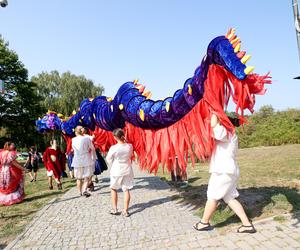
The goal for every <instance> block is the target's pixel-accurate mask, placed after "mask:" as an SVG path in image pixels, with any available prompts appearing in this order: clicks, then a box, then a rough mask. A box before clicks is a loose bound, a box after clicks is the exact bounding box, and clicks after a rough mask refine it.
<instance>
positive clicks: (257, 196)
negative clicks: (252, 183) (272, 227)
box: [215, 186, 300, 227]
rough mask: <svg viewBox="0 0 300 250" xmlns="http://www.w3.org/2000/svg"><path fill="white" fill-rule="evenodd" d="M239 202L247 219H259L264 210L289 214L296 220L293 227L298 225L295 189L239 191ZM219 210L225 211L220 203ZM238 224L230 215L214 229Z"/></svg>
mask: <svg viewBox="0 0 300 250" xmlns="http://www.w3.org/2000/svg"><path fill="white" fill-rule="evenodd" d="M239 193H240V198H239V201H240V202H241V203H242V205H243V207H244V208H245V211H246V213H247V215H248V216H249V218H252V219H253V218H257V217H260V216H261V215H262V214H263V212H264V210H265V209H268V210H273V209H274V210H278V211H279V212H281V213H282V212H283V211H285V212H289V213H290V214H291V215H292V218H293V219H296V223H294V224H293V225H294V226H297V225H299V224H300V213H299V212H300V192H299V190H298V189H296V188H289V187H278V186H270V187H250V188H245V189H240V190H239ZM218 209H219V210H224V209H227V208H226V205H225V204H224V203H222V204H221V205H220V206H219V208H218ZM236 222H239V219H238V217H237V216H236V215H232V216H230V217H229V218H227V219H226V220H225V221H223V222H219V223H217V224H216V225H215V227H223V226H226V225H228V224H231V223H236Z"/></svg>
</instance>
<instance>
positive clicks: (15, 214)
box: [0, 168, 76, 246]
mask: <svg viewBox="0 0 300 250" xmlns="http://www.w3.org/2000/svg"><path fill="white" fill-rule="evenodd" d="M53 184H54V182H53ZM74 186H76V182H75V181H73V180H71V179H69V178H67V179H63V190H55V188H54V190H48V182H47V174H46V170H45V168H40V169H39V172H38V176H37V181H36V182H30V177H29V175H28V174H26V179H25V194H26V196H25V199H24V201H23V202H22V203H19V204H14V205H12V206H2V205H0V246H5V245H7V244H8V243H9V242H10V241H11V240H13V239H14V238H15V237H16V236H17V235H18V234H20V233H21V232H22V231H23V230H24V228H25V227H26V225H28V223H29V222H30V221H31V220H32V218H33V216H34V215H35V213H36V212H37V211H38V210H40V209H41V208H42V207H44V206H45V205H46V204H47V203H48V202H49V201H50V200H52V199H54V198H57V197H59V196H61V195H62V194H63V193H65V192H67V191H68V190H69V189H70V188H72V187H74Z"/></svg>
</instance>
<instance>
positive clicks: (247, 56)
mask: <svg viewBox="0 0 300 250" xmlns="http://www.w3.org/2000/svg"><path fill="white" fill-rule="evenodd" d="M250 58H251V55H245V56H243V58H242V59H241V62H242V63H243V64H246V63H247V62H248V60H249V59H250Z"/></svg>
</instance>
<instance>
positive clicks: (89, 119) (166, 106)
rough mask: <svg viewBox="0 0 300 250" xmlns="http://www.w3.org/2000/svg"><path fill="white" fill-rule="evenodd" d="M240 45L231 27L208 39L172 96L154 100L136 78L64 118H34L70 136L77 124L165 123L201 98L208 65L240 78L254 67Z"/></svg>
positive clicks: (43, 126) (159, 125) (42, 128)
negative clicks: (189, 73) (202, 54)
mask: <svg viewBox="0 0 300 250" xmlns="http://www.w3.org/2000/svg"><path fill="white" fill-rule="evenodd" d="M239 49H240V41H239V39H238V38H236V36H235V35H234V31H233V30H230V31H229V32H228V33H227V35H226V36H219V37H216V38H215V39H213V40H212V41H211V42H210V44H209V46H208V49H207V54H206V56H205V57H204V58H203V60H202V62H201V64H200V66H199V67H198V68H197V69H196V70H195V73H194V76H193V77H191V78H189V79H187V80H186V81H185V83H184V86H183V88H182V89H179V90H177V91H176V92H175V93H174V95H173V97H168V98H165V99H164V100H157V101H154V100H151V99H150V98H149V97H150V93H149V92H147V91H145V87H144V86H143V85H140V84H138V83H137V81H131V82H126V83H124V84H123V85H122V86H121V87H120V88H119V90H118V92H117V93H116V95H115V97H114V99H111V98H107V97H105V96H98V97H96V98H95V99H85V100H83V101H82V102H81V105H80V108H79V110H78V112H77V113H76V114H74V115H73V116H72V117H71V118H70V119H69V120H67V121H62V120H60V119H56V118H53V117H54V116H55V114H53V113H51V112H50V113H49V114H48V115H46V116H44V117H43V119H40V120H38V121H37V122H36V125H37V129H38V130H39V131H40V132H45V131H49V130H54V129H55V130H62V131H63V132H64V133H65V134H67V135H69V136H73V135H74V128H75V127H76V126H77V125H82V126H85V127H88V128H89V129H91V130H94V129H95V127H96V126H97V127H100V128H102V129H104V130H107V131H112V130H113V129H115V128H123V127H124V126H125V122H129V123H131V124H133V125H134V126H136V127H140V128H143V129H160V128H165V127H168V126H170V125H172V124H174V123H176V122H177V121H179V120H180V119H182V118H183V116H185V115H186V114H187V113H189V111H191V110H192V109H193V107H194V106H195V105H196V104H197V103H198V102H199V101H200V100H201V99H202V97H203V94H204V91H205V89H204V82H205V80H206V79H207V74H208V70H209V66H210V65H212V64H217V65H219V66H222V67H224V68H225V69H226V70H227V71H229V72H231V73H232V74H233V75H234V76H235V77H236V78H237V79H239V80H243V79H245V78H246V77H247V75H248V74H249V73H250V72H251V71H252V70H253V68H251V67H247V68H246V66H245V64H244V63H245V61H247V60H246V59H247V58H246V59H245V57H244V54H245V53H244V52H239ZM243 61H244V62H243ZM49 119H50V121H49ZM52 123H53V124H52Z"/></svg>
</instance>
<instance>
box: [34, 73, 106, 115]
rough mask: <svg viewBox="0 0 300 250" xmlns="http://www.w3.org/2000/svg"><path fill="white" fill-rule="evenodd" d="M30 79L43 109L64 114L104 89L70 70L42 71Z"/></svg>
mask: <svg viewBox="0 0 300 250" xmlns="http://www.w3.org/2000/svg"><path fill="white" fill-rule="evenodd" d="M31 80H32V81H33V82H35V83H36V84H37V87H38V92H39V94H40V96H41V97H42V101H41V106H42V107H43V109H44V111H47V110H48V109H50V110H54V111H56V112H59V113H62V114H64V115H66V116H68V115H70V114H71V113H72V111H73V110H77V108H78V107H79V105H80V102H81V101H82V100H83V99H85V98H90V97H96V96H98V95H101V94H102V93H103V91H104V88H103V87H102V86H95V85H94V83H93V81H92V80H88V79H86V78H85V77H84V76H82V75H80V76H76V75H74V74H71V73H70V72H65V73H63V74H59V72H58V71H51V72H50V73H47V72H42V73H40V74H38V75H37V76H34V77H32V79H31Z"/></svg>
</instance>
